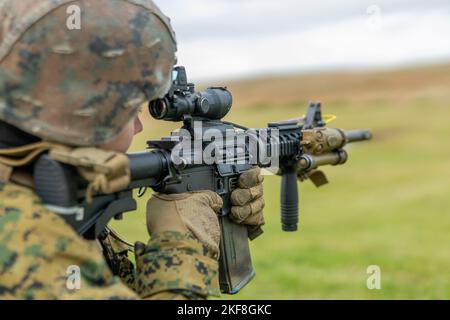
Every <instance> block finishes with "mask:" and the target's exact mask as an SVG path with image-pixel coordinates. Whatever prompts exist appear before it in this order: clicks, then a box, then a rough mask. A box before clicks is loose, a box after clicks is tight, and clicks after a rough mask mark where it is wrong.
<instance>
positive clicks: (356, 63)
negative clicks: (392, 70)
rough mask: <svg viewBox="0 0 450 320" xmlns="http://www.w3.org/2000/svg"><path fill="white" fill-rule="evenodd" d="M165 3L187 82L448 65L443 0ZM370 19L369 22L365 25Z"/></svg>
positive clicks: (449, 32)
mask: <svg viewBox="0 0 450 320" xmlns="http://www.w3.org/2000/svg"><path fill="white" fill-rule="evenodd" d="M370 4H371V3H370V2H366V1H356V0H342V1H339V2H337V1H331V0H325V1H324V0H322V1H320V2H315V3H314V4H308V5H299V1H296V0H283V1H278V2H274V1H269V0H258V1H256V0H242V1H237V0H231V1H230V0H228V1H224V0H192V1H180V0H166V1H163V2H161V8H162V9H163V11H164V12H165V13H166V14H167V15H169V16H170V17H171V18H172V21H173V25H174V27H175V30H176V32H177V36H178V42H179V54H178V57H179V63H180V64H183V65H185V66H186V67H187V68H188V75H189V76H190V78H192V79H193V80H196V79H197V80H198V79H205V78H217V77H219V78H221V77H241V76H249V75H251V74H255V73H262V72H286V71H292V70H296V71H297V70H313V69H327V68H355V67H377V66H388V65H398V64H407V63H413V62H417V61H430V60H435V59H440V58H445V57H446V58H450V41H449V39H450V5H449V4H448V1H446V2H444V1H440V0H435V1H429V2H427V5H426V6H425V5H424V2H422V1H414V0H413V1H408V2H406V1H398V0H397V1H386V0H381V1H378V4H377V5H378V7H379V8H380V9H381V19H379V20H378V19H376V20H375V22H376V23H375V24H374V23H372V22H373V21H374V20H373V17H374V16H373V15H371V16H368V15H367V12H366V10H367V8H368V7H369V5H370ZM369 19H372V20H369Z"/></svg>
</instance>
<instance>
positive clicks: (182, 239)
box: [135, 231, 220, 299]
mask: <svg viewBox="0 0 450 320" xmlns="http://www.w3.org/2000/svg"><path fill="white" fill-rule="evenodd" d="M135 256H136V269H137V272H136V290H137V292H138V293H139V295H140V296H141V297H144V298H146V297H150V296H153V297H155V298H157V297H156V296H157V295H158V294H163V293H164V292H171V293H177V294H180V295H184V296H185V297H187V298H189V299H205V298H207V297H209V296H219V294H220V291H219V281H218V269H219V268H218V263H217V261H216V260H215V259H212V258H210V257H209V254H208V249H207V248H206V247H205V246H203V245H202V244H201V243H200V242H199V241H198V240H196V239H195V238H194V237H193V236H191V235H188V234H181V233H179V232H175V231H165V232H162V233H160V234H156V235H154V236H153V238H152V240H150V241H149V243H148V244H147V246H145V245H144V244H143V243H136V245H135Z"/></svg>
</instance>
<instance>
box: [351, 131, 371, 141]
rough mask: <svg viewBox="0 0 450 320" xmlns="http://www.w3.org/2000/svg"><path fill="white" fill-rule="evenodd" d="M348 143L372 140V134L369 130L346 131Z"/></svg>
mask: <svg viewBox="0 0 450 320" xmlns="http://www.w3.org/2000/svg"><path fill="white" fill-rule="evenodd" d="M345 137H346V138H347V142H348V143H350V142H358V141H364V140H370V139H372V132H370V130H368V129H363V130H350V131H345Z"/></svg>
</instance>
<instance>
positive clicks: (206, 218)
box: [147, 190, 223, 260]
mask: <svg viewBox="0 0 450 320" xmlns="http://www.w3.org/2000/svg"><path fill="white" fill-rule="evenodd" d="M222 206H223V202H222V199H221V198H220V196H219V195H218V194H216V193H215V192H213V191H208V190H205V191H195V192H186V193H181V194H162V193H155V194H153V196H152V198H151V199H150V200H149V201H148V203H147V229H148V231H149V233H150V235H151V236H153V235H156V234H158V233H162V232H164V231H178V232H180V233H182V234H190V235H192V236H194V237H195V238H196V239H197V240H198V241H200V242H201V243H202V244H203V245H204V246H205V247H206V248H207V249H208V254H207V255H208V256H210V257H211V258H213V259H216V260H217V259H218V257H219V241H220V227H219V220H218V217H217V213H218V212H219V210H220V209H221V208H222Z"/></svg>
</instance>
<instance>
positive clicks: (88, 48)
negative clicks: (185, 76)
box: [0, 0, 176, 146]
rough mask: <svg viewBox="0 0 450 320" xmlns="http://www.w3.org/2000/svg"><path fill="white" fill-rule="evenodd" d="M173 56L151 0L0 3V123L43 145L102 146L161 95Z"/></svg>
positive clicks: (165, 25)
mask: <svg viewBox="0 0 450 320" xmlns="http://www.w3.org/2000/svg"><path fill="white" fill-rule="evenodd" d="M175 52H176V40H175V34H174V32H173V30H172V28H171V26H170V21H169V19H168V18H167V17H166V16H165V15H163V13H162V12H161V11H160V10H159V9H158V7H157V6H156V5H155V4H154V3H153V1H151V0H79V1H73V0H42V1H35V0H20V1H17V0H3V1H0V120H2V121H4V122H6V123H9V124H10V125H13V126H15V127H17V128H19V129H21V130H23V131H25V132H27V133H30V134H32V135H34V136H37V137H39V138H42V139H43V140H48V141H53V142H58V143H63V144H68V145H73V146H96V145H100V144H103V143H105V142H107V141H109V140H111V139H112V138H114V137H115V136H117V135H118V134H119V133H120V131H121V129H122V128H123V127H124V126H125V125H126V123H127V122H128V121H130V120H131V119H132V118H133V117H134V116H135V114H136V112H137V111H138V110H139V108H140V106H141V105H142V103H143V102H146V101H150V100H153V99H156V98H159V97H162V96H163V95H164V94H165V93H166V91H167V90H168V89H169V86H170V83H171V70H172V68H173V65H174V64H175V62H176V58H175Z"/></svg>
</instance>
